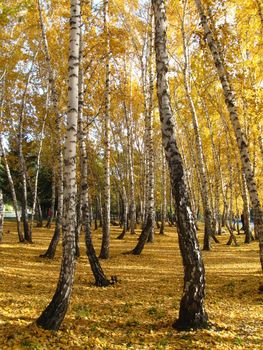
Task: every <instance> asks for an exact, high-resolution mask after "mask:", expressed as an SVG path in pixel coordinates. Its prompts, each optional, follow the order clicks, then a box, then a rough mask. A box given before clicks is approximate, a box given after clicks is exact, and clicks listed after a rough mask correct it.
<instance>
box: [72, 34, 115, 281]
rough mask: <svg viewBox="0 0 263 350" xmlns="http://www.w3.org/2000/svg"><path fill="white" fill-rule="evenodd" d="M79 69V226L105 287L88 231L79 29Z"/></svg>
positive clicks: (87, 249) (90, 259)
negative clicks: (82, 226) (83, 232)
mask: <svg viewBox="0 0 263 350" xmlns="http://www.w3.org/2000/svg"><path fill="white" fill-rule="evenodd" d="M79 57H80V68H79V106H78V127H79V131H78V135H79V146H80V169H81V184H80V186H81V188H80V208H81V215H80V222H79V224H80V226H81V225H82V223H83V225H84V231H85V244H86V253H87V256H88V259H89V263H90V267H91V270H92V272H93V276H94V278H95V284H96V285H97V286H100V287H105V286H108V285H109V284H110V281H109V280H108V279H107V278H106V276H105V274H104V272H103V270H102V268H101V265H100V262H99V259H98V258H97V256H96V252H95V249H94V246H93V242H92V237H91V229H90V210H89V200H88V198H89V197H88V196H89V194H88V154H87V148H86V136H87V135H86V133H85V131H84V126H83V103H84V101H83V97H84V96H83V70H82V65H81V61H82V30H81V28H80V53H79Z"/></svg>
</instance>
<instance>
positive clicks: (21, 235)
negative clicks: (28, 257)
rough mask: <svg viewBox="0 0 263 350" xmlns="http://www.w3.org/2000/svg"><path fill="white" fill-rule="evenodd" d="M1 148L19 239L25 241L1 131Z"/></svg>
mask: <svg viewBox="0 0 263 350" xmlns="http://www.w3.org/2000/svg"><path fill="white" fill-rule="evenodd" d="M0 150H1V153H2V156H3V158H4V164H5V170H6V174H7V178H8V183H9V186H10V189H11V195H12V200H13V207H14V211H15V215H16V226H17V234H18V239H19V242H24V235H23V233H22V231H21V222H20V215H19V211H18V202H17V197H16V190H15V185H14V181H13V178H12V175H11V172H10V168H9V165H8V161H7V157H6V153H5V148H4V145H3V139H2V134H1V133H0Z"/></svg>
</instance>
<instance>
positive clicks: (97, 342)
mask: <svg viewBox="0 0 263 350" xmlns="http://www.w3.org/2000/svg"><path fill="white" fill-rule="evenodd" d="M8 230H10V232H11V233H5V234H4V243H3V244H1V246H0V274H1V279H0V349H2V350H5V349H8V350H9V349H22V350H23V349H29V350H44V349H74V350H77V349H79V350H82V349H98V350H99V349H136V350H143V349H156V350H158V349H222V350H228V349H229V350H230V349H231V350H232V349H263V332H262V331H263V312H262V305H263V293H260V292H259V291H258V287H259V283H260V265H259V257H258V243H257V242H252V243H251V244H246V245H245V244H243V240H244V236H243V235H240V236H238V241H239V243H240V245H239V246H238V247H234V246H233V247H229V246H226V241H227V239H228V237H227V235H226V234H225V235H223V236H222V237H220V244H217V245H214V246H213V250H212V251H211V252H203V257H204V260H205V266H206V276H207V297H206V308H207V311H208V314H209V318H210V322H211V325H210V327H209V328H208V329H205V330H198V331H190V332H177V331H175V330H173V328H172V323H173V322H174V320H175V319H176V318H177V316H178V308H179V302H180V297H181V293H182V283H183V269H182V264H181V257H180V253H179V249H178V241H177V234H176V232H175V229H174V228H166V235H165V236H159V235H156V237H155V242H154V243H149V244H147V245H146V247H145V249H144V251H143V253H142V255H141V256H139V257H138V256H134V255H123V254H122V253H123V252H125V251H129V250H131V248H133V247H134V246H135V244H136V243H137V238H138V236H134V235H130V234H127V235H126V237H125V238H124V240H122V241H120V240H116V239H115V237H117V235H118V234H119V232H120V230H119V229H117V228H116V227H114V228H112V232H111V237H112V238H111V258H110V259H109V260H108V261H104V260H103V261H102V262H101V263H102V265H103V268H104V270H105V273H106V274H107V276H109V277H110V276H111V275H117V276H118V280H119V283H118V284H116V285H114V286H110V287H108V288H98V287H95V286H94V285H93V284H92V282H93V277H92V274H91V271H90V267H89V265H88V260H87V257H86V256H85V248H84V243H83V235H82V237H81V257H80V258H79V259H78V262H77V272H76V276H75V284H74V291H73V295H72V300H71V304H70V308H69V310H68V313H67V315H66V318H65V320H64V322H63V324H62V326H61V329H60V330H59V331H58V332H51V331H45V330H43V329H41V328H38V327H37V326H36V325H35V320H36V318H37V317H38V316H39V315H40V314H41V311H43V309H44V308H45V306H46V305H47V304H48V303H49V301H50V300H51V297H52V295H53V293H54V290H55V287H56V282H57V278H58V274H59V268H60V256H61V247H59V248H58V251H57V254H56V257H55V259H54V260H47V259H42V258H40V257H39V255H40V254H41V253H43V252H44V251H45V249H46V248H47V246H48V244H49V241H50V239H51V236H52V233H53V231H52V229H45V228H36V229H35V230H34V232H33V240H34V244H21V243H17V235H16V234H15V225H14V223H6V224H5V232H7V231H8ZM139 232H140V231H139V230H138V234H139ZM199 235H200V239H201V240H202V235H201V234H199ZM100 236H101V233H100V231H96V232H94V241H95V246H96V248H97V251H98V250H99V246H100V243H101V239H100Z"/></svg>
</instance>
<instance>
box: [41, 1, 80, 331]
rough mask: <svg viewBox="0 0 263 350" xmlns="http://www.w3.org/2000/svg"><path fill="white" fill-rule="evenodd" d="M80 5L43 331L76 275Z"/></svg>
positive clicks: (52, 324)
mask: <svg viewBox="0 0 263 350" xmlns="http://www.w3.org/2000/svg"><path fill="white" fill-rule="evenodd" d="M80 18H81V13H80V2H79V1H78V0H71V1H70V46H69V82H68V113H67V131H66V141H65V153H64V159H65V163H64V165H65V188H64V212H63V225H62V230H63V251H62V261H61V269H60V276H59V280H58V284H57V288H56V291H55V294H54V296H53V298H52V300H51V302H50V304H49V305H48V306H47V307H46V309H45V310H44V311H43V312H42V314H41V315H40V317H39V318H38V319H37V325H38V326H40V327H43V328H44V329H49V330H57V329H58V328H59V326H60V324H61V323H62V321H63V319H64V317H65V314H66V312H67V309H68V305H69V300H70V296H71V292H72V286H73V281H74V273H75V248H76V247H75V231H76V195H77V182H76V143H77V124H78V84H79V43H80Z"/></svg>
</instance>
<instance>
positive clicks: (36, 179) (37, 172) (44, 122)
mask: <svg viewBox="0 0 263 350" xmlns="http://www.w3.org/2000/svg"><path fill="white" fill-rule="evenodd" d="M48 101H49V94H48V92H47V98H46V113H45V116H44V119H43V124H42V128H41V133H40V140H39V148H38V153H37V162H36V175H35V183H34V191H33V206H32V216H31V223H30V231H32V228H33V223H34V217H35V212H36V205H37V204H39V203H37V198H38V195H37V190H38V176H39V169H40V157H41V153H42V146H43V140H44V133H45V125H46V119H47V115H48ZM39 206H40V205H39ZM38 212H39V215H38V218H39V220H40V221H41V222H42V213H41V207H40V208H38ZM41 227H42V225H41Z"/></svg>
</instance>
